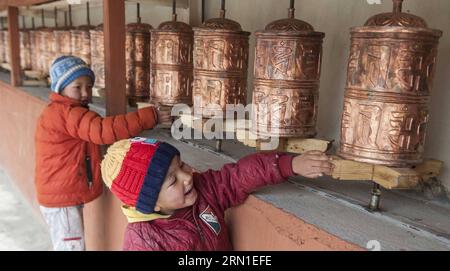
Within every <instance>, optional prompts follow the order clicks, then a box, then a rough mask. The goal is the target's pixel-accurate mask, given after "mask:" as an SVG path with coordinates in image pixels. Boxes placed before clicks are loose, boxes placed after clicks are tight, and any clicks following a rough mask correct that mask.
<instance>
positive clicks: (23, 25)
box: [22, 16, 27, 29]
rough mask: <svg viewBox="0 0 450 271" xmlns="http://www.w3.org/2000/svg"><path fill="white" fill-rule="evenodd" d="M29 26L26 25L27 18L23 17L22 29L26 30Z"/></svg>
mask: <svg viewBox="0 0 450 271" xmlns="http://www.w3.org/2000/svg"><path fill="white" fill-rule="evenodd" d="M26 28H27V26H26V25H25V16H22V29H26Z"/></svg>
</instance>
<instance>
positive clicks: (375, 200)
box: [369, 183, 381, 211]
mask: <svg viewBox="0 0 450 271" xmlns="http://www.w3.org/2000/svg"><path fill="white" fill-rule="evenodd" d="M380 198H381V190H380V185H379V184H377V183H373V188H372V197H371V198H370V203H369V210H370V211H378V210H379V208H380Z"/></svg>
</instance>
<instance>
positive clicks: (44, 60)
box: [36, 10, 55, 75]
mask: <svg viewBox="0 0 450 271" xmlns="http://www.w3.org/2000/svg"><path fill="white" fill-rule="evenodd" d="M41 24H42V27H40V28H39V30H38V34H37V36H36V39H37V40H36V42H37V43H36V44H37V48H38V50H39V59H38V60H37V61H38V62H37V65H38V70H39V71H40V72H42V73H43V74H45V75H48V74H49V69H50V67H49V65H48V61H49V59H50V58H52V57H53V47H54V40H55V39H54V36H53V28H49V27H46V26H45V20H44V10H42V11H41Z"/></svg>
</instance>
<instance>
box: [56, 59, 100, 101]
mask: <svg viewBox="0 0 450 271" xmlns="http://www.w3.org/2000/svg"><path fill="white" fill-rule="evenodd" d="M81 76H89V77H90V78H91V80H92V84H94V82H95V75H94V72H93V71H92V70H91V69H90V68H89V66H88V65H87V64H86V62H84V61H83V60H82V59H81V58H78V57H75V56H61V57H58V58H57V59H55V61H53V64H52V67H51V68H50V79H51V81H52V84H51V88H52V91H54V92H56V93H60V92H61V91H62V90H63V89H64V88H65V87H66V86H67V85H69V84H70V83H72V82H73V81H74V80H75V79H77V78H78V77H81Z"/></svg>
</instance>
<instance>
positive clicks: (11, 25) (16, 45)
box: [8, 7, 21, 87]
mask: <svg viewBox="0 0 450 271" xmlns="http://www.w3.org/2000/svg"><path fill="white" fill-rule="evenodd" d="M8 39H9V48H8V53H9V60H10V62H11V63H10V64H11V85H12V86H14V87H17V86H20V85H21V76H20V40H19V8H17V7H8Z"/></svg>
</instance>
